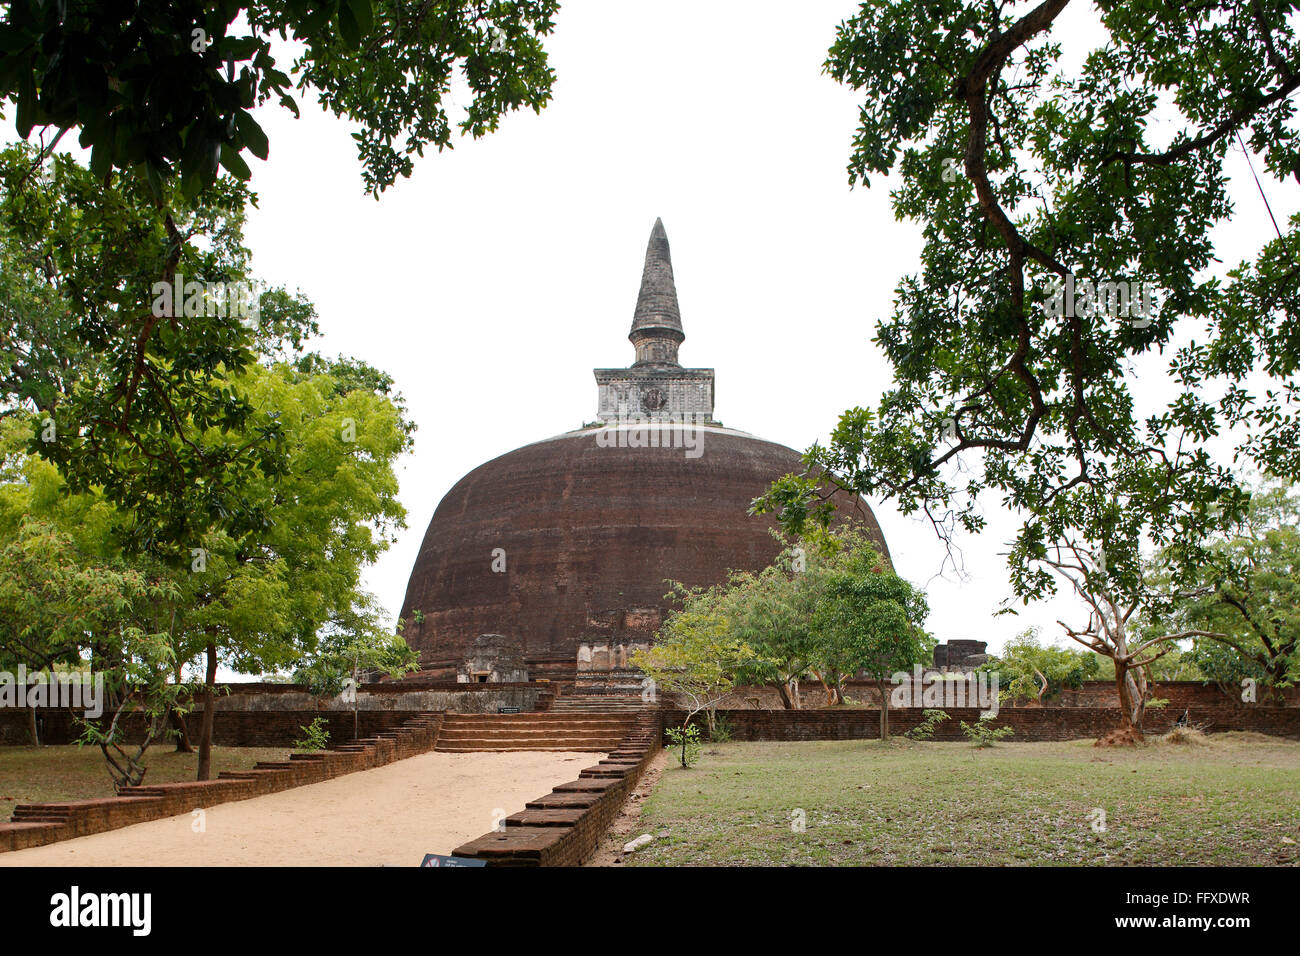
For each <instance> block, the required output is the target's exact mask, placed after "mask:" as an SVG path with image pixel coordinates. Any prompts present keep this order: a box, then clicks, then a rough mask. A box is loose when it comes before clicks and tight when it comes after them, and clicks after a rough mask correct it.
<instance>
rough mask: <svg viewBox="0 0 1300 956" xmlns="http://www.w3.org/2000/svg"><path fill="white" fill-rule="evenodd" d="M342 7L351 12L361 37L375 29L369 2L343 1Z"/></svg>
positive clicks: (357, 0) (373, 15) (365, 0)
mask: <svg viewBox="0 0 1300 956" xmlns="http://www.w3.org/2000/svg"><path fill="white" fill-rule="evenodd" d="M343 5H344V6H346V7H347V8H348V9H349V10H350V11H351V12H352V17H353V19H355V20H356V23H357V28H358V29H359V30H360V31H361V35H362V36H366V35H368V34H369V33H370V31H371V30H373V29H374V28H375V13H374V10H373V9H372V8H371V6H370V0H343Z"/></svg>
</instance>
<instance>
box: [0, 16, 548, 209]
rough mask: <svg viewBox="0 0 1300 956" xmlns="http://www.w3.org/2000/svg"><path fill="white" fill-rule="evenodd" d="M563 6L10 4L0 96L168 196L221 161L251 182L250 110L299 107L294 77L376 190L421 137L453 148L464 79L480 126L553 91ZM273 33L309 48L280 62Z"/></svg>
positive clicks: (259, 139)
mask: <svg viewBox="0 0 1300 956" xmlns="http://www.w3.org/2000/svg"><path fill="white" fill-rule="evenodd" d="M558 9H559V4H558V2H556V0H510V2H507V0H493V2H487V3H471V2H468V0H454V2H450V3H438V4H432V3H427V2H423V0H323V2H317V0H277V2H256V3H249V2H245V0H139V2H135V3H131V4H122V3H103V2H94V0H71V2H67V3H53V4H52V3H45V2H42V0H13V2H11V3H9V4H8V6H7V11H6V16H5V18H4V20H3V21H0V50H2V51H3V56H2V57H0V100H3V101H8V102H9V103H10V104H11V105H12V110H13V112H12V114H11V115H12V116H13V119H14V123H15V127H16V128H17V131H18V135H19V136H20V137H22V138H23V139H27V138H28V137H29V136H30V135H31V134H32V133H33V131H37V132H39V133H46V132H47V131H48V132H49V133H50V136H49V139H48V141H47V142H46V143H45V148H46V149H47V150H48V149H50V148H52V146H53V144H54V143H56V142H57V141H58V139H59V138H60V137H61V136H63V135H64V133H66V132H67V131H69V130H73V129H76V130H78V131H79V134H80V135H79V140H78V141H79V143H80V145H81V146H83V147H86V148H89V149H90V150H91V162H90V165H91V170H92V172H93V173H94V174H95V177H96V178H97V179H98V180H100V181H105V180H106V179H107V178H108V177H109V176H110V175H111V174H112V173H113V171H114V170H122V171H126V170H130V171H131V172H133V173H134V174H136V175H137V176H138V177H139V178H140V179H141V180H142V181H145V182H147V183H148V184H149V186H150V188H151V190H152V192H153V195H154V197H155V198H156V199H157V200H158V201H159V202H160V203H161V202H164V199H165V190H166V184H167V182H168V181H169V180H173V179H175V180H179V181H180V183H181V184H182V186H183V188H184V193H185V196H186V197H187V198H192V197H194V196H195V195H197V194H198V192H199V191H200V190H202V189H204V188H206V187H208V186H211V185H212V184H213V183H214V182H215V181H216V179H217V174H218V168H219V167H222V168H224V169H225V170H227V171H228V172H229V173H230V174H231V175H233V176H235V177H237V178H239V179H241V180H246V179H248V178H249V175H250V173H249V168H248V162H247V159H246V154H251V155H253V156H256V157H257V158H259V159H266V158H267V156H268V155H269V152H270V144H269V143H268V141H267V136H266V134H265V132H263V130H262V128H261V126H260V125H259V124H258V122H257V121H256V120H255V119H254V118H253V114H252V112H251V110H252V109H253V108H254V107H255V106H260V105H262V104H264V103H267V102H275V103H278V104H279V105H281V106H283V107H285V108H287V109H289V110H291V111H292V112H293V113H294V114H295V115H297V114H298V106H297V103H296V101H295V100H294V97H293V95H292V90H293V89H294V88H295V87H296V88H297V89H299V90H302V91H305V92H308V93H310V94H313V95H314V96H315V97H316V98H317V99H318V100H319V102H320V104H321V106H322V107H323V108H325V109H326V110H329V111H330V112H332V113H333V114H334V115H335V116H339V117H343V118H345V119H348V120H350V121H352V122H353V123H355V124H356V125H357V127H358V131H357V132H355V133H353V134H352V135H353V137H354V139H356V141H357V151H358V154H359V156H360V159H361V163H362V167H363V170H364V177H365V182H366V186H367V188H368V189H369V190H370V191H371V192H373V193H375V194H376V195H378V193H379V192H381V191H382V190H383V189H384V188H386V187H387V186H390V185H392V184H393V182H394V181H395V180H396V178H397V177H398V176H399V175H400V176H409V175H410V173H411V168H412V157H413V156H415V155H423V153H424V150H425V148H426V147H428V146H435V147H437V148H438V149H439V150H441V149H443V148H450V147H451V145H452V143H451V131H452V118H451V117H450V116H449V115H448V104H447V98H448V97H449V95H450V93H451V88H452V84H453V82H454V81H455V80H456V78H457V76H458V75H459V76H460V77H462V78H463V80H464V82H465V83H466V84H467V86H468V87H469V90H470V93H471V97H470V99H469V102H468V103H467V104H466V105H465V109H464V117H463V118H462V119H460V120H459V121H457V123H456V126H457V127H459V129H460V131H461V133H462V134H472V135H473V136H475V137H479V136H483V135H484V134H486V133H489V132H491V131H493V130H495V129H496V127H497V124H498V122H499V120H500V118H501V117H502V116H503V115H504V114H505V113H507V112H510V111H513V110H517V109H520V108H521V107H526V108H530V109H533V110H534V111H540V110H541V108H542V107H543V106H544V105H545V104H546V103H547V102H548V101H549V100H550V96H551V85H552V82H553V80H554V75H553V72H552V70H551V69H550V67H549V66H548V65H547V57H546V52H545V50H543V48H542V44H541V40H542V37H544V36H546V35H547V34H549V33H550V32H551V30H552V28H553V19H552V18H553V17H554V15H555V13H556V12H557V10H558ZM277 38H278V39H279V40H280V41H285V40H289V39H292V40H293V41H294V43H295V44H297V45H299V47H300V49H301V54H300V55H299V56H298V58H297V59H296V60H295V61H294V62H293V63H292V65H291V66H288V67H287V68H286V67H285V66H284V65H283V64H282V63H281V62H280V61H279V60H278V59H277V53H279V52H280V51H279V49H278V48H277V46H276V40H277Z"/></svg>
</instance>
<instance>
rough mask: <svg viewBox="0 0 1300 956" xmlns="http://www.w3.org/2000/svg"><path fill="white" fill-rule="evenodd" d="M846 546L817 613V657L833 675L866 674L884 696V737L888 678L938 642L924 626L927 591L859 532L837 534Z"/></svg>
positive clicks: (882, 734)
mask: <svg viewBox="0 0 1300 956" xmlns="http://www.w3.org/2000/svg"><path fill="white" fill-rule="evenodd" d="M837 537H839V538H840V540H842V541H843V542H844V550H843V551H842V552H840V554H839V560H838V561H837V562H836V566H835V568H834V570H833V571H832V573H831V575H830V577H829V580H828V581H827V582H826V591H825V595H824V598H823V600H822V601H821V602H820V604H819V606H818V608H817V610H816V612H815V614H814V625H815V627H816V630H817V634H818V641H817V650H816V652H815V655H814V658H815V661H816V662H817V664H818V665H819V666H820V668H821V669H822V670H824V671H826V672H830V673H834V674H845V675H851V674H856V673H858V672H862V673H863V674H865V675H866V677H867V678H868V679H869V680H874V681H875V682H876V690H877V693H878V694H879V695H880V739H881V740H886V739H888V737H889V680H890V678H891V677H892V676H893V675H894V674H896V673H898V672H899V671H907V670H909V669H910V668H911V667H912V665H913V664H918V663H921V662H923V661H924V660H926V659H927V658H928V657H929V656H930V655H931V653H932V652H933V650H934V641H933V640H932V639H931V638H930V637H929V635H928V634H926V632H925V630H924V629H923V628H922V625H923V624H924V622H925V618H926V616H927V614H928V613H929V606H928V605H927V604H926V600H925V595H924V594H923V593H922V592H920V591H918V590H917V589H916V588H914V587H913V586H912V585H911V584H909V583H908V582H907V581H905V580H904V579H903V578H901V577H899V576H898V575H897V574H895V573H894V571H893V570H892V569H891V568H889V567H888V566H887V565H886V564H885V563H884V561H883V560H882V559H881V557H880V555H879V554H878V553H877V552H876V550H875V548H874V547H872V546H871V544H870V543H869V542H868V541H866V540H865V538H864V537H863V536H861V535H860V534H856V533H849V534H844V533H840V534H839V535H837Z"/></svg>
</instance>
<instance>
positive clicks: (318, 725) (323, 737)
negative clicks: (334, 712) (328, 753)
mask: <svg viewBox="0 0 1300 956" xmlns="http://www.w3.org/2000/svg"><path fill="white" fill-rule="evenodd" d="M298 729H299V730H301V731H302V733H303V737H302V739H301V740H295V741H294V742H293V745H294V747H296V748H297V749H298V750H324V749H325V748H326V747H328V746H329V743H330V732H329V728H328V725H327V724H326V722H325V718H324V717H317V718H316V719H315V720H313V721H312V722H311V723H310V724H308V725H307V726H305V727H304V726H302V725H299V727H298Z"/></svg>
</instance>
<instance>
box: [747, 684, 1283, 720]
mask: <svg viewBox="0 0 1300 956" xmlns="http://www.w3.org/2000/svg"><path fill="white" fill-rule="evenodd" d="M968 686H969V685H968ZM1000 689H1001V690H1006V685H1005V684H1004V685H1002V687H1001V688H1000ZM1152 689H1153V693H1154V696H1155V697H1157V698H1163V699H1165V700H1168V701H1169V704H1168V708H1167V709H1168V710H1177V711H1178V713H1180V714H1181V713H1182V712H1183V711H1184V710H1186V709H1187V708H1189V707H1200V708H1210V709H1226V710H1237V709H1243V708H1248V707H1254V706H1257V705H1256V704H1243V703H1242V701H1241V699H1240V691H1237V692H1235V693H1233V694H1227V693H1225V692H1224V691H1223V690H1222V689H1220V688H1219V686H1218V685H1217V684H1205V683H1202V682H1201V681H1191V680H1180V681H1162V682H1158V683H1156V684H1154V685H1153V686H1152ZM844 693H845V696H847V697H848V698H849V700H852V701H855V702H857V703H859V704H865V705H867V706H868V707H878V706H879V705H880V695H879V692H878V691H877V690H876V685H875V683H874V682H869V681H858V680H853V681H846V682H845V684H844ZM1261 693H1262V692H1261ZM799 695H800V698H801V701H802V704H803V707H804V708H805V709H809V710H812V709H817V708H822V707H826V706H827V703H826V691H825V689H823V687H822V685H821V684H819V683H817V682H816V681H801V682H800V684H799ZM967 699H968V700H973V699H974V698H973V697H972V696H971V695H970V693H969V691H968V694H967ZM1282 700H1283V704H1282V706H1286V707H1300V687H1290V688H1287V689H1286V690H1285V691H1283V693H1282ZM1259 703H1267V702H1266V701H1264V700H1263V699H1262V698H1261V700H1260V701H1259ZM1027 706H1035V707H1036V706H1039V705H1038V704H1034V703H1031V704H1027ZM1044 706H1047V707H1118V706H1119V697H1118V695H1117V693H1116V691H1115V682H1114V681H1108V680H1089V681H1084V682H1083V684H1082V686H1080V687H1077V688H1066V689H1065V690H1063V691H1061V694H1060V696H1059V697H1057V698H1055V699H1053V700H1048V701H1046V702H1045V705H1044ZM722 707H723V708H724V709H726V710H754V709H757V710H783V709H784V705H783V704H782V702H781V695H780V694H779V693H778V692H777V689H776V687H774V686H765V687H752V686H741V687H736V688H734V689H733V690H732V691H731V693H729V694H728V695H727V696H726V697H724V698H723V699H722Z"/></svg>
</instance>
